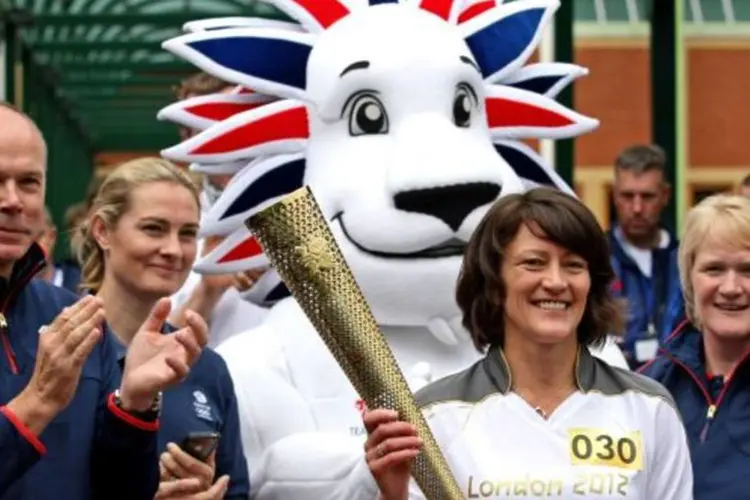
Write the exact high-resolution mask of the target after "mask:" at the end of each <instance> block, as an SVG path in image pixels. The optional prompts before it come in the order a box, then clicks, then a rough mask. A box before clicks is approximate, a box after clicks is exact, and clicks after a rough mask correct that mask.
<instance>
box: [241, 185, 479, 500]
mask: <svg viewBox="0 0 750 500" xmlns="http://www.w3.org/2000/svg"><path fill="white" fill-rule="evenodd" d="M246 224H247V226H248V228H249V229H250V231H252V232H253V234H254V235H255V236H256V238H257V239H258V241H259V242H260V244H261V245H262V246H263V249H264V251H265V253H266V255H268V258H269V260H270V262H271V263H272V264H273V266H274V267H275V268H276V270H277V272H278V273H279V275H280V276H281V278H282V279H283V280H284V283H285V284H286V286H287V288H289V290H290V291H291V293H292V295H293V296H294V298H295V299H296V300H297V302H298V303H299V305H300V307H302V310H303V311H304V312H305V314H306V315H307V317H308V318H309V320H310V322H311V323H312V324H313V325H314V326H315V328H316V329H317V331H318V334H319V335H320V336H321V337H322V339H323V341H324V342H325V344H326V345H327V346H328V349H329V350H330V351H331V353H332V354H333V356H334V358H336V361H337V362H338V364H339V366H340V367H341V368H342V370H343V371H344V373H345V374H346V376H347V377H348V378H349V381H350V382H351V383H352V385H353V386H354V388H355V389H356V390H357V392H358V393H359V395H360V397H361V398H362V399H364V401H365V402H366V403H367V406H368V407H369V408H388V409H392V410H395V411H397V412H398V414H399V418H400V419H401V420H404V421H406V422H409V423H410V424H412V425H414V426H415V427H416V428H417V430H418V433H419V436H420V437H421V438H422V441H423V447H422V451H421V452H420V453H419V455H418V456H417V458H416V459H415V463H414V467H413V472H412V474H413V476H414V479H415V480H416V482H417V484H419V487H420V488H421V489H422V492H423V493H424V495H425V496H426V498H427V499H428V500H465V499H464V496H463V494H462V492H461V489H460V487H459V486H458V482H457V481H456V479H455V477H454V476H453V474H452V472H451V471H450V468H449V467H448V464H447V462H446V460H445V458H444V457H443V455H442V453H441V452H440V448H439V447H438V444H437V442H436V441H435V438H434V436H433V435H432V432H431V431H430V428H429V427H428V425H427V421H426V420H425V419H424V417H423V416H422V412H421V411H420V410H419V407H418V406H417V403H416V401H415V399H414V396H413V394H412V392H411V390H410V389H409V386H408V384H407V382H406V379H405V377H404V376H403V374H402V373H401V370H400V369H399V367H398V364H397V363H396V358H395V357H394V356H393V353H392V352H391V349H390V347H389V346H388V343H387V342H386V340H385V338H384V336H383V334H382V333H381V332H380V329H379V327H378V325H377V323H376V321H375V317H374V316H373V314H372V311H371V310H370V306H369V305H368V303H367V301H366V300H365V298H364V295H363V294H362V291H361V289H360V288H359V286H358V285H357V283H356V281H355V280H354V276H353V274H352V272H351V269H350V268H349V266H348V265H347V264H346V261H345V260H344V257H343V255H342V254H341V251H340V249H339V247H338V245H337V244H336V241H335V240H334V237H333V234H332V233H331V230H330V228H329V227H328V223H327V221H326V219H325V217H324V216H323V213H322V211H321V209H320V207H319V206H318V204H317V202H316V201H315V197H314V196H313V194H312V192H311V191H310V189H309V188H307V187H304V188H302V189H299V190H297V191H295V192H293V193H291V194H289V195H288V196H286V197H285V198H283V199H281V200H280V201H279V202H277V203H276V204H274V205H272V206H270V207H268V208H267V209H265V210H263V211H261V212H259V213H257V214H255V215H253V216H252V217H250V218H249V219H248V220H247V221H246Z"/></svg>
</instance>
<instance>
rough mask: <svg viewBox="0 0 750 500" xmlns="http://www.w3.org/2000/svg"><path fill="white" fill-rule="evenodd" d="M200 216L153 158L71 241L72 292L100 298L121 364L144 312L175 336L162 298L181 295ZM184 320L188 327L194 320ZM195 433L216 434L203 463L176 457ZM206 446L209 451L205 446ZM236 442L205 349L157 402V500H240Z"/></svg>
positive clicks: (221, 384)
mask: <svg viewBox="0 0 750 500" xmlns="http://www.w3.org/2000/svg"><path fill="white" fill-rule="evenodd" d="M199 210H200V208H199V199H198V193H197V190H196V187H195V185H194V184H193V183H192V181H191V180H190V178H189V177H188V176H187V175H186V174H185V173H184V172H183V171H181V170H180V169H178V168H177V167H175V166H174V165H173V164H171V163H169V162H167V161H164V160H160V159H152V158H144V159H138V160H134V161H131V162H128V163H125V164H123V165H121V166H120V167H118V168H117V169H115V170H114V171H113V172H112V173H111V174H110V175H109V176H108V177H107V178H106V179H105V180H104V182H103V184H102V185H101V187H100V188H99V192H98V194H97V196H96V198H95V199H94V201H93V204H92V207H91V210H90V212H89V215H88V219H87V220H86V222H85V223H84V224H83V225H82V226H81V228H80V231H79V235H78V237H79V243H80V253H79V260H80V262H81V265H82V282H81V286H82V287H83V288H85V289H86V290H88V291H89V292H90V293H94V294H96V295H97V296H98V297H100V298H101V299H103V302H104V309H105V311H106V317H107V322H108V326H109V327H110V330H111V331H112V333H113V334H114V336H115V337H116V338H117V340H119V343H120V344H121V346H122V349H121V357H122V358H124V357H125V354H126V348H125V346H128V345H129V343H130V341H131V339H132V338H133V336H134V335H135V333H136V331H137V328H138V326H139V325H140V324H141V323H143V321H144V320H145V319H146V318H147V317H149V314H151V311H152V310H154V311H155V314H156V315H157V316H158V318H159V320H160V321H161V322H162V324H163V328H162V332H163V333H164V334H165V335H167V334H170V333H171V332H172V331H174V328H173V327H172V326H171V325H169V324H168V323H167V322H166V318H167V317H168V316H169V313H170V300H169V298H168V297H169V296H171V295H172V294H173V293H174V292H175V291H176V290H178V289H179V288H180V287H181V286H182V284H183V283H184V281H185V279H186V277H187V275H188V273H189V272H190V268H191V266H192V264H193V260H194V259H195V254H196V234H197V231H198V220H199ZM186 314H187V319H188V323H190V322H191V315H195V313H194V312H190V311H188V312H187V313H186ZM193 320H194V318H193ZM196 433H201V434H203V435H204V437H205V436H210V435H211V433H214V435H215V436H218V435H220V437H219V440H218V446H217V448H216V449H215V452H214V453H211V454H210V455H209V456H208V457H206V458H205V459H203V460H199V459H196V458H193V457H192V456H190V455H189V454H188V453H187V452H186V451H187V450H183V449H181V448H180V445H181V444H182V443H184V442H185V440H186V439H188V438H189V437H191V436H193V437H194V436H195V434H196ZM205 443H207V444H208V448H206V449H207V450H208V451H209V452H210V451H211V440H210V439H208V441H205ZM239 443H240V436H239V426H238V417H237V407H236V400H235V395H234V387H233V385H232V381H231V379H230V377H229V373H228V371H227V368H226V365H225V364H224V361H223V360H222V359H221V358H220V357H219V356H218V355H217V354H216V353H214V352H213V351H211V350H209V349H206V350H204V352H203V355H202V356H201V358H200V359H199V360H198V361H197V362H196V364H195V365H194V367H193V368H192V369H191V371H190V373H189V375H188V376H187V378H186V379H185V380H184V381H183V382H182V383H181V384H180V385H178V386H176V387H175V388H173V389H171V390H169V391H166V392H165V393H164V399H163V413H162V417H161V427H160V429H159V446H160V450H161V451H162V452H163V453H162V455H161V473H162V477H161V479H162V482H161V485H160V488H159V493H158V494H157V497H156V498H158V499H168V498H201V499H214V498H216V499H219V498H247V496H248V490H249V485H248V478H247V466H246V463H245V459H244V455H243V453H242V449H241V448H240V446H239ZM215 476H216V477H219V479H218V480H217V481H214V477H215ZM190 495H197V496H195V497H193V496H190Z"/></svg>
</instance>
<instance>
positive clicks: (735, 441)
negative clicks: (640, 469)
mask: <svg viewBox="0 0 750 500" xmlns="http://www.w3.org/2000/svg"><path fill="white" fill-rule="evenodd" d="M749 359H750V356H746V357H745V359H744V360H743V361H742V362H741V363H740V365H739V366H738V367H737V369H736V370H735V372H734V374H733V375H732V378H731V380H727V381H722V380H720V379H717V378H716V377H713V378H710V377H709V376H708V375H707V374H706V365H705V361H704V355H703V340H702V337H701V334H700V332H699V331H698V330H696V329H695V328H694V327H693V326H692V325H690V324H689V323H687V322H685V323H684V324H683V325H682V326H680V327H679V328H678V329H677V330H676V331H675V333H674V334H673V335H672V336H671V337H670V338H669V339H668V340H667V342H666V343H665V346H664V347H663V348H662V349H661V350H660V354H659V356H658V357H657V358H656V359H655V360H654V361H652V362H651V363H648V364H646V365H644V367H643V368H642V369H641V372H642V373H643V374H645V375H647V376H649V377H651V378H653V379H655V380H657V381H659V382H661V384H662V385H664V386H665V387H666V388H667V389H668V390H669V391H670V392H671V393H672V396H673V397H674V400H675V402H676V403H677V408H678V410H679V411H680V414H681V416H682V419H683V421H684V423H685V430H686V431H687V436H688V441H689V444H690V454H691V457H692V463H693V475H694V485H695V488H694V491H695V500H724V499H727V500H729V499H735V498H736V499H740V498H748V495H749V493H748V492H750V362H749V361H748V360H749Z"/></svg>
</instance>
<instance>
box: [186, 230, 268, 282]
mask: <svg viewBox="0 0 750 500" xmlns="http://www.w3.org/2000/svg"><path fill="white" fill-rule="evenodd" d="M268 265H269V262H268V257H266V255H265V253H263V248H262V247H261V246H260V243H259V242H258V240H256V239H255V237H254V236H253V235H252V233H251V232H250V230H248V229H247V228H246V227H245V226H244V225H241V226H239V227H238V228H237V230H236V231H235V232H233V233H232V234H230V235H229V236H227V237H226V238H225V239H224V240H223V241H222V242H221V243H219V244H218V245H216V248H214V249H213V250H211V251H210V252H209V253H208V254H206V255H204V256H203V257H201V258H200V259H198V261H197V262H196V264H195V270H196V271H197V272H199V273H205V274H224V273H236V272H241V271H246V270H248V269H254V268H263V267H267V266H268Z"/></svg>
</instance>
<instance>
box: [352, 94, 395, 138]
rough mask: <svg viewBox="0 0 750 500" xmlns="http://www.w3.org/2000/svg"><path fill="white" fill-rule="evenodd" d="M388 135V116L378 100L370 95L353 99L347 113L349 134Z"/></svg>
mask: <svg viewBox="0 0 750 500" xmlns="http://www.w3.org/2000/svg"><path fill="white" fill-rule="evenodd" d="M387 133H388V115H387V114H386V112H385V107H384V106H383V103H382V102H380V100H379V99H378V98H377V97H375V96H374V95H372V94H363V95H360V96H359V97H357V98H355V99H354V102H353V103H352V106H351V111H350V113H349V134H350V135H352V136H358V135H376V134H387Z"/></svg>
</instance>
